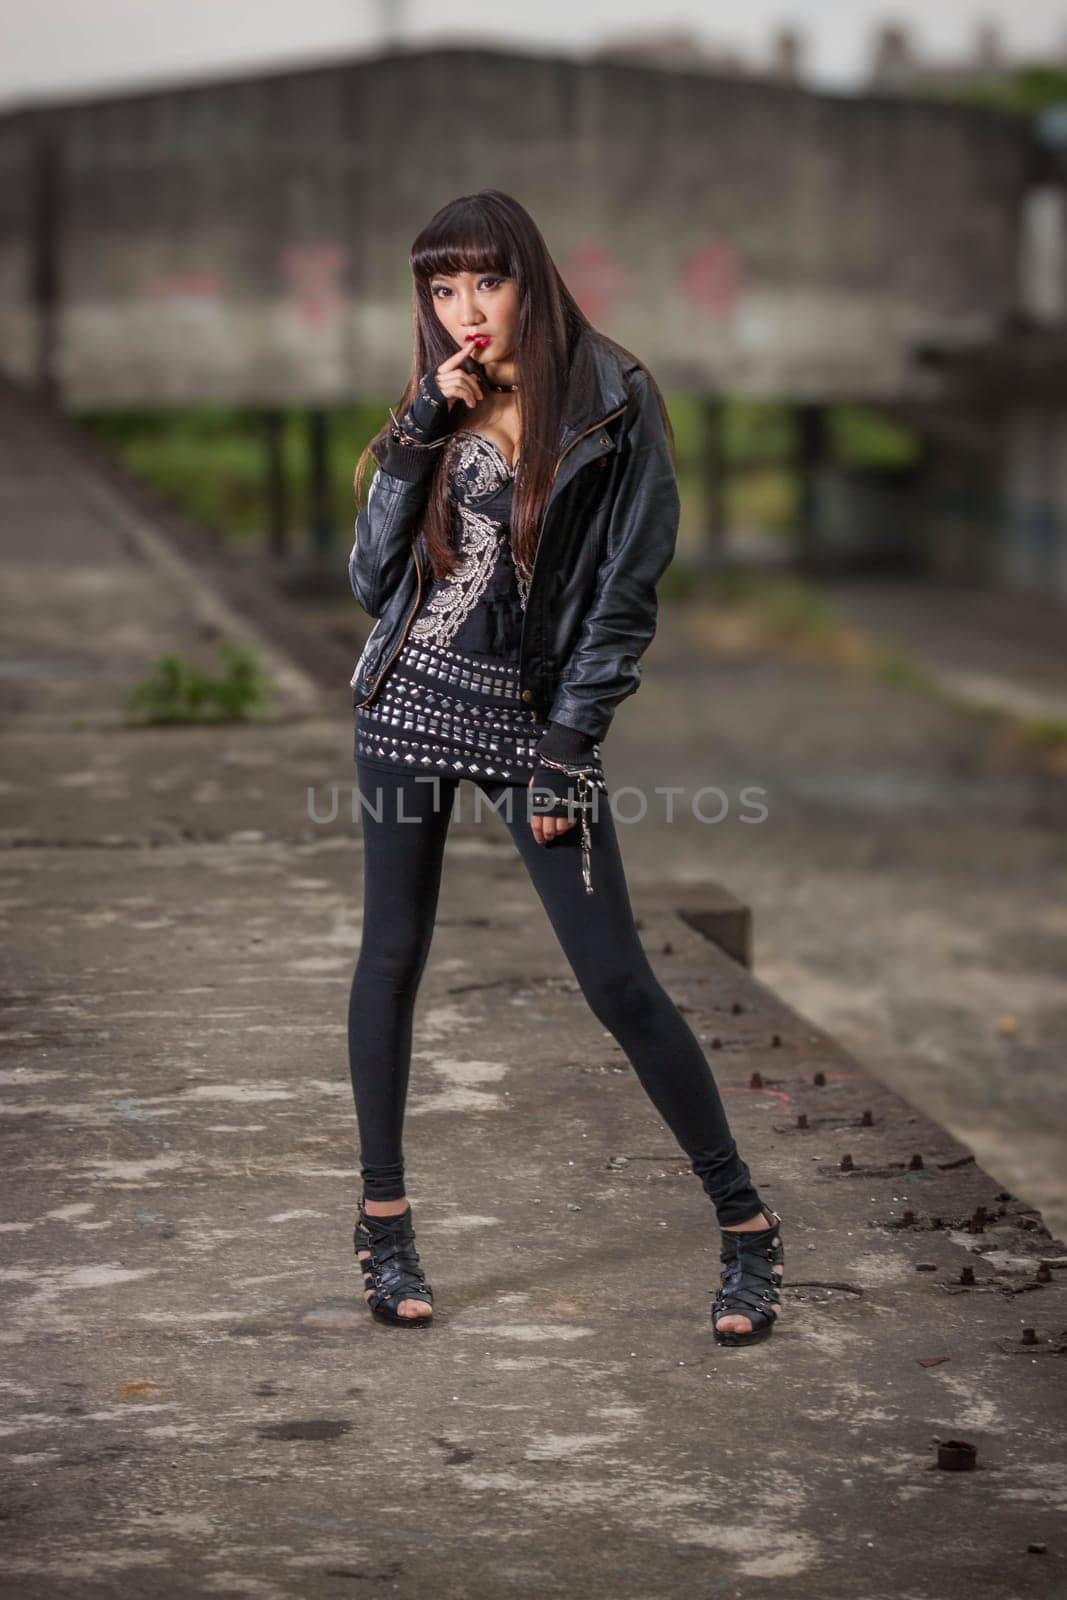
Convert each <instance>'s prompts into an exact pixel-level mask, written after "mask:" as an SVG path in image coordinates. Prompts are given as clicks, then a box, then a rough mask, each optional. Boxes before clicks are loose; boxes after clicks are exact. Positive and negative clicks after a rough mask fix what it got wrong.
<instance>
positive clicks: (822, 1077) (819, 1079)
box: [811, 1072, 826, 1089]
mask: <svg viewBox="0 0 1067 1600" xmlns="http://www.w3.org/2000/svg"><path fill="white" fill-rule="evenodd" d="M811 1081H812V1083H813V1084H814V1085H815V1087H816V1089H822V1088H824V1087H825V1085H826V1074H825V1072H817V1073H816V1074H815V1076H814V1078H812V1080H811Z"/></svg>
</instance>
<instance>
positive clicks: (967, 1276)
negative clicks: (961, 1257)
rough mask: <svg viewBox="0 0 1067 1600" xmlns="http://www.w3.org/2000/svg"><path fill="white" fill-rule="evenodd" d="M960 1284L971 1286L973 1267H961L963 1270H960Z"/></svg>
mask: <svg viewBox="0 0 1067 1600" xmlns="http://www.w3.org/2000/svg"><path fill="white" fill-rule="evenodd" d="M960 1282H961V1283H966V1284H972V1283H973V1282H974V1268H973V1267H963V1268H961V1270H960Z"/></svg>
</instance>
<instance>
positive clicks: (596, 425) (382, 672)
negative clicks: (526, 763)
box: [353, 401, 628, 707]
mask: <svg viewBox="0 0 1067 1600" xmlns="http://www.w3.org/2000/svg"><path fill="white" fill-rule="evenodd" d="M627 404H628V402H626V401H624V402H623V404H622V405H621V406H619V407H618V408H617V409H616V410H615V411H609V412H608V415H607V416H606V417H601V419H600V421H599V422H594V423H593V425H592V427H590V428H586V429H585V431H584V432H583V433H580V434H578V436H577V438H575V439H572V440H571V442H570V444H569V445H568V446H567V448H566V450H564V451H563V452H562V454H561V455H560V458H559V460H558V461H557V462H556V465H555V469H554V471H553V473H552V483H553V484H554V483H555V481H556V478H557V476H558V474H559V469H560V467H561V466H562V465H563V463H564V461H565V460H566V459H567V456H568V455H569V454H570V452H571V451H572V450H573V449H574V447H575V445H576V444H580V443H581V441H582V440H583V439H585V438H587V437H588V436H589V434H591V433H595V432H596V430H597V429H598V428H603V427H604V426H605V424H607V423H609V422H611V421H612V420H613V419H614V418H615V417H617V416H619V414H620V413H621V412H623V411H625V410H626V406H627ZM549 493H550V494H551V488H550V489H549ZM548 512H549V507H548V506H546V507H545V514H544V517H543V518H542V519H541V529H540V532H539V534H538V536H537V549H536V550H535V551H534V564H533V568H532V570H531V572H530V588H529V593H528V595H527V608H528V607H529V598H530V596H531V595H532V594H533V585H534V575H535V574H536V572H537V557H538V556H539V555H540V553H541V546H542V543H543V535H544V531H545V523H546V522H547V521H548ZM411 553H412V555H413V556H414V558H415V572H416V575H417V577H418V588H417V590H416V591H415V604H414V605H413V606H412V608H411V610H410V612H409V613H408V619H407V622H406V623H405V624H404V631H403V633H402V634H401V636H400V641H399V643H398V644H397V647H396V649H395V650H394V651H393V653H392V655H391V656H390V657H389V660H388V661H387V662H386V663H385V665H384V666H383V667H380V668H379V669H378V677H377V681H376V682H375V685H374V688H373V689H372V690H371V692H370V694H369V695H367V697H366V698H365V699H363V700H356V701H354V702H353V706H354V707H355V706H367V705H370V703H371V701H372V700H373V699H374V697H375V695H376V694H377V693H378V690H379V689H380V688H381V686H382V679H383V678H384V677H385V674H386V671H387V670H388V668H389V667H391V666H392V664H393V662H394V661H395V660H396V658H397V656H398V655H399V654H400V652H401V650H402V649H403V648H404V644H405V642H406V640H407V636H408V633H409V632H410V631H411V624H412V623H413V622H414V620H415V613H416V612H417V611H418V609H419V601H420V600H421V598H422V564H421V562H420V561H419V552H418V551H417V550H416V548H415V546H414V544H413V545H412V548H411ZM379 620H380V619H379ZM372 631H373V630H372ZM525 635H526V616H525V613H524V614H523V620H522V634H521V635H520V640H519V659H520V660H521V659H522V646H523V643H524V642H525ZM368 642H369V641H368Z"/></svg>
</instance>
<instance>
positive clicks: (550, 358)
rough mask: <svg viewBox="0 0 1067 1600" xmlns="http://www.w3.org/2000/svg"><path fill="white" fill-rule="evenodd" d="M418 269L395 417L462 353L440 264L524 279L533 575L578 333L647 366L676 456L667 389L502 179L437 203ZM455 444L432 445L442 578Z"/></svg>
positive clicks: (520, 525) (527, 496)
mask: <svg viewBox="0 0 1067 1600" xmlns="http://www.w3.org/2000/svg"><path fill="white" fill-rule="evenodd" d="M411 271H412V274H413V277H414V288H413V310H414V317H413V321H414V348H413V359H412V368H411V375H410V377H409V378H408V382H407V387H406V388H405V390H404V393H403V394H402V395H401V397H400V399H399V400H398V401H397V403H396V405H395V406H394V407H393V411H394V412H395V414H396V416H397V417H402V416H403V414H404V412H405V410H406V409H407V407H408V406H409V405H410V404H411V402H412V400H413V399H414V398H415V393H416V390H417V387H418V382H419V379H420V377H421V376H422V374H423V373H424V372H429V371H434V372H435V371H436V370H437V368H438V367H439V366H440V365H441V363H442V361H445V360H447V359H448V357H449V356H451V355H454V354H455V349H456V347H455V343H454V341H453V339H452V337H451V335H450V334H449V333H448V331H447V329H446V328H445V327H444V325H443V323H441V321H440V320H439V319H438V316H437V313H436V310H435V307H434V303H433V298H432V296H431V294H430V280H431V279H432V278H433V276H434V274H435V273H444V274H447V275H449V276H455V275H456V274H457V273H459V272H478V273H493V274H496V275H499V276H500V277H509V278H514V279H515V280H516V282H517V284H518V288H519V317H518V328H517V333H516V341H515V370H516V374H517V375H518V381H519V385H520V387H519V389H518V391H517V395H516V398H517V399H518V401H519V415H520V419H521V429H522V433H521V448H520V460H519V462H518V464H517V467H516V474H515V488H514V494H513V497H512V510H511V548H512V553H513V555H514V558H515V564H516V566H517V567H518V568H519V569H520V570H521V571H522V572H523V573H525V575H526V576H527V577H529V575H530V573H531V572H532V570H533V560H534V555H535V554H536V550H537V540H538V536H539V533H540V528H541V522H542V519H543V517H544V512H545V507H546V505H547V502H548V497H549V493H550V491H551V488H552V481H553V478H554V476H555V469H556V462H557V461H558V459H559V431H560V424H561V421H562V417H563V407H564V401H565V398H566V394H567V386H568V378H569V375H570V365H571V356H572V353H573V350H574V346H575V343H576V341H577V340H578V338H579V336H580V335H582V334H583V333H584V334H587V335H588V336H589V337H591V338H593V339H599V340H602V341H603V342H604V343H605V344H606V345H608V346H609V347H610V348H611V349H613V350H614V351H615V353H616V354H617V355H620V356H622V357H623V358H625V359H626V360H627V361H628V362H636V364H637V365H638V366H639V367H641V368H642V369H643V371H645V372H646V373H647V374H648V378H649V381H650V383H651V385H652V389H653V392H654V394H655V396H656V398H657V400H658V402H659V406H660V411H661V413H662V416H663V421H664V426H665V429H666V432H667V436H668V439H669V441H670V448H671V454H672V456H673V454H674V431H673V429H672V427H671V422H670V417H669V416H668V413H667V407H666V404H665V403H664V400H663V396H662V394H661V393H660V390H659V386H658V385H657V383H656V381H655V379H654V378H653V377H652V374H651V373H650V372H649V371H648V368H647V367H645V365H644V363H643V362H642V361H640V360H638V358H637V357H636V356H634V355H633V354H632V353H631V352H630V351H629V350H626V349H624V348H623V346H622V345H620V344H618V343H617V341H616V340H614V339H610V338H609V337H608V335H607V334H604V333H601V332H600V331H599V330H598V329H596V328H594V327H593V324H592V323H591V322H590V321H589V319H588V317H587V316H586V315H585V313H584V312H583V311H582V310H581V308H580V307H579V305H578V303H577V301H576V300H575V299H574V296H573V295H572V294H571V292H570V290H569V289H568V288H567V285H566V284H565V283H564V281H563V279H562V278H561V276H560V274H559V271H558V269H557V267H556V264H555V262H554V261H553V260H552V257H551V255H550V254H549V250H548V246H547V245H546V243H545V241H544V238H543V236H542V234H541V231H540V229H539V228H538V226H537V224H536V223H535V222H534V220H533V218H532V217H531V216H530V214H529V212H528V211H527V210H526V209H525V207H524V206H521V205H520V204H519V202H518V201H517V200H515V199H513V198H512V196H511V195H509V194H505V193H504V192H503V191H502V190H500V189H481V190H479V191H478V193H476V194H468V195H460V196H459V198H458V199H456V200H450V201H449V202H448V204H447V205H445V206H442V207H441V209H440V210H439V211H437V212H435V214H434V215H433V216H432V217H431V218H430V220H429V222H428V223H427V224H426V226H425V227H424V228H423V229H422V232H421V233H420V234H419V235H418V237H417V238H416V240H415V242H414V244H413V245H412V247H411ZM466 409H467V408H466V407H465V406H464V405H462V404H460V403H459V402H458V401H457V402H456V404H455V405H453V407H452V412H451V416H450V419H449V421H450V426H451V430H452V431H454V430H455V428H456V426H457V425H459V424H461V422H462V417H463V414H464V413H465V412H466ZM391 426H392V422H391V421H390V422H388V423H387V424H386V426H385V427H383V428H381V429H380V430H379V432H378V433H377V434H375V436H374V438H373V439H371V440H370V441H369V443H368V444H367V446H366V447H365V449H364V450H363V452H362V454H361V455H360V458H359V461H358V462H357V464H356V473H355V489H356V498H357V500H359V497H360V479H361V478H362V476H363V472H364V469H365V467H366V465H367V459H368V456H370V453H371V447H372V445H375V444H377V443H379V441H381V440H383V439H384V438H385V436H386V434H387V432H388V429H389V428H390V427H391ZM448 453H449V446H448V445H442V446H441V447H440V448H439V449H438V450H437V451H436V452H435V455H436V457H437V461H436V462H435V465H434V468H433V471H432V478H431V484H430V490H429V495H428V498H427V503H426V508H425V511H424V513H423V520H422V528H423V532H424V535H425V539H426V547H427V550H428V552H429V556H430V564H431V567H432V569H433V575H434V577H436V578H443V577H445V576H447V575H449V574H451V573H453V572H455V570H456V568H457V566H458V565H459V560H460V556H459V552H458V551H457V549H456V547H455V543H454V541H453V536H452V516H451V509H450V505H449V490H448V477H447V473H446V472H445V471H443V470H442V469H441V458H442V457H444V456H446V455H447V454H448Z"/></svg>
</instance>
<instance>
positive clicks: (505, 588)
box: [407, 428, 530, 661]
mask: <svg viewBox="0 0 1067 1600" xmlns="http://www.w3.org/2000/svg"><path fill="white" fill-rule="evenodd" d="M446 450H447V453H448V460H447V462H446V463H445V470H446V471H447V472H448V477H449V493H450V497H451V501H452V514H453V539H454V544H455V548H456V550H457V552H458V555H459V564H458V566H457V568H456V570H455V572H454V573H452V574H451V575H449V576H446V577H444V578H437V579H435V580H434V582H433V583H432V584H431V585H430V587H429V589H428V591H427V593H426V595H425V596H424V598H423V602H422V604H421V606H420V607H419V611H418V614H417V616H416V617H415V620H414V622H413V623H412V625H411V630H410V632H409V634H408V640H407V642H408V643H409V644H412V645H420V644H422V645H425V644H431V645H439V646H442V647H444V646H449V645H450V646H453V647H454V648H455V649H457V650H459V651H467V652H470V653H471V654H473V655H485V656H492V657H493V658H494V660H497V661H518V658H519V644H520V641H521V638H522V619H523V614H524V612H525V610H526V601H527V597H528V595H529V592H530V586H529V583H528V582H527V580H526V579H525V577H524V576H523V574H522V573H520V572H519V570H518V569H517V568H516V566H515V562H514V559H513V557H512V552H511V505H512V497H513V493H514V488H515V475H514V472H513V470H512V467H511V464H510V462H509V461H508V459H507V457H506V456H505V455H504V453H503V451H502V450H501V449H500V447H499V445H496V444H494V443H493V441H492V439H490V438H488V437H487V436H486V435H485V434H482V433H474V432H472V431H471V430H470V429H468V428H460V429H458V430H457V431H456V432H455V433H454V434H453V435H452V438H451V440H450V441H449V443H448V445H447V446H446Z"/></svg>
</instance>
